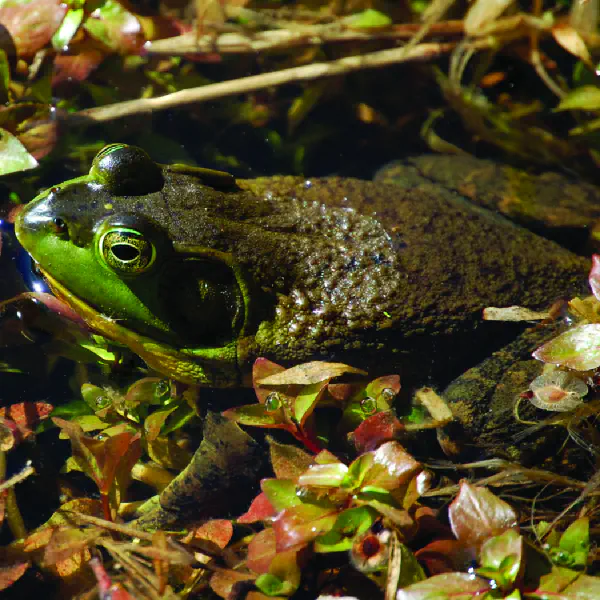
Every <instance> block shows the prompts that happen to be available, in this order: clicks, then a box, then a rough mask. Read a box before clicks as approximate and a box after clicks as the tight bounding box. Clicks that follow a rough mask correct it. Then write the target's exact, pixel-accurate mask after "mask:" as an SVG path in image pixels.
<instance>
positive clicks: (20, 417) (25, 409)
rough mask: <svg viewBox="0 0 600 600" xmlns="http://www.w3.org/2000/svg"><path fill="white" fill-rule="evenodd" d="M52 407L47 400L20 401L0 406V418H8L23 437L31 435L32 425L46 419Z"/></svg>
mask: <svg viewBox="0 0 600 600" xmlns="http://www.w3.org/2000/svg"><path fill="white" fill-rule="evenodd" d="M53 409H54V407H53V406H52V404H48V403H47V402H20V403H19V404H11V405H10V406H6V407H4V408H0V419H10V420H11V421H13V422H14V423H15V425H16V426H17V428H18V430H19V433H20V435H21V436H22V438H23V439H25V438H27V437H29V436H30V435H33V431H32V430H33V429H34V427H35V426H36V425H37V424H38V423H39V422H40V421H43V420H44V419H47V418H48V416H49V415H50V413H51V412H52V410H53Z"/></svg>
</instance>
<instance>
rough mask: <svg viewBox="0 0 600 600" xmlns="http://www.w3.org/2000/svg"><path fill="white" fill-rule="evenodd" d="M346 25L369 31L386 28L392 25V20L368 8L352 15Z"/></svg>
mask: <svg viewBox="0 0 600 600" xmlns="http://www.w3.org/2000/svg"><path fill="white" fill-rule="evenodd" d="M347 23H348V25H350V27H353V28H355V29H369V28H372V27H387V26H388V25H391V24H392V20H391V19H390V18H389V17H388V16H387V15H385V14H383V13H382V12H379V11H378V10H374V9H372V8H368V9H367V10H363V11H362V12H360V13H357V14H355V15H352V17H351V18H350V19H349V20H348V21H347Z"/></svg>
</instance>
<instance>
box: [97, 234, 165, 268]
mask: <svg viewBox="0 0 600 600" xmlns="http://www.w3.org/2000/svg"><path fill="white" fill-rule="evenodd" d="M99 249H100V256H101V257H102V259H103V260H104V262H105V263H106V264H107V265H108V266H109V267H110V268H111V269H113V270H114V271H117V272H119V273H122V274H129V275H138V274H140V273H143V272H145V271H147V270H148V269H149V268H150V267H151V266H152V264H153V263H154V260H155V259H156V248H155V247H154V244H152V242H151V241H150V240H149V239H148V238H147V237H146V236H144V234H143V233H141V232H139V231H136V230H135V229H129V228H126V227H115V228H113V229H110V230H108V231H107V232H106V233H104V234H103V235H102V237H101V238H100V246H99Z"/></svg>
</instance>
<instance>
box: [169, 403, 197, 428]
mask: <svg viewBox="0 0 600 600" xmlns="http://www.w3.org/2000/svg"><path fill="white" fill-rule="evenodd" d="M196 416H197V415H196V412H195V411H194V409H193V408H192V407H191V406H189V405H188V404H180V405H179V406H177V407H176V408H175V410H174V411H173V412H172V413H171V414H170V415H169V418H168V419H167V422H166V424H165V425H163V428H162V433H163V435H168V434H169V433H171V432H172V431H177V430H178V429H181V428H182V427H183V426H184V425H186V424H187V423H189V422H190V421H191V420H192V419H194V418H196Z"/></svg>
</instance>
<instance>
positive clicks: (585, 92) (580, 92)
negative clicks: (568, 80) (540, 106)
mask: <svg viewBox="0 0 600 600" xmlns="http://www.w3.org/2000/svg"><path fill="white" fill-rule="evenodd" d="M554 110H555V111H561V110H600V88H597V87H596V86H593V85H584V86H582V87H579V88H576V89H574V90H573V91H572V92H570V93H568V94H567V95H566V96H565V97H564V98H563V99H562V100H561V101H560V104H559V105H558V106H557V107H556V108H555V109H554Z"/></svg>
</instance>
